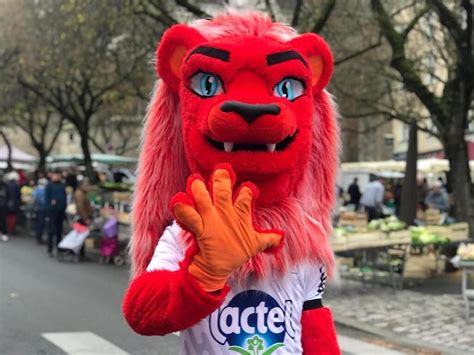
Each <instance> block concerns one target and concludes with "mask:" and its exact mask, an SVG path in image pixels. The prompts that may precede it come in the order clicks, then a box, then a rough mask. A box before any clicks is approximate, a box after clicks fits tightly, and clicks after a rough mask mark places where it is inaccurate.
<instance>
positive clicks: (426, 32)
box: [371, 0, 474, 233]
mask: <svg viewBox="0 0 474 355" xmlns="http://www.w3.org/2000/svg"><path fill="white" fill-rule="evenodd" d="M416 3H418V4H421V5H420V6H419V8H418V9H417V10H416V12H415V13H414V15H413V16H412V19H411V20H410V21H406V25H405V26H404V27H403V28H400V26H399V24H398V23H397V22H396V21H395V19H394V16H393V15H390V13H389V12H388V11H387V9H386V7H385V6H384V5H382V3H381V1H380V0H371V7H372V10H373V13H374V16H375V18H376V20H377V22H378V24H379V26H380V29H381V31H382V34H383V36H384V38H385V39H386V41H387V42H388V44H389V46H390V48H391V50H392V53H391V60H390V65H391V67H392V68H393V69H395V71H396V72H397V73H398V74H399V77H400V80H401V81H402V83H403V88H404V89H405V90H407V91H408V92H411V93H412V94H413V95H415V96H416V98H417V99H418V100H419V102H420V103H421V104H422V106H423V107H424V108H425V109H426V111H427V112H428V113H429V119H430V121H431V122H432V123H433V127H431V128H430V129H427V130H428V131H431V132H432V133H433V134H434V135H435V136H436V137H437V138H439V139H440V141H441V143H442V145H443V148H444V151H445V154H446V157H447V159H448V160H449V165H450V172H449V180H450V183H451V186H452V187H453V192H454V197H455V202H456V214H457V217H458V218H459V219H460V220H464V221H470V224H471V233H473V232H474V210H473V206H472V194H473V191H472V183H471V179H470V173H469V165H468V164H469V162H468V153H467V143H466V139H465V133H466V130H467V128H468V123H469V120H472V116H471V117H470V116H469V112H470V110H471V108H472V92H473V86H474V73H473V71H474V61H473V47H472V41H473V14H472V3H471V1H469V0H462V1H459V2H454V1H453V2H449V3H447V2H443V1H439V0H427V1H422V2H421V1H420V2H415V5H416ZM415 9H416V8H415ZM422 19H426V21H425V22H424V23H423V25H424V27H422V26H420V21H421V20H422ZM417 26H418V27H419V32H420V33H421V35H423V36H424V38H425V40H427V41H429V42H427V43H425V47H426V46H427V47H428V49H427V50H428V51H436V50H437V51H438V55H437V56H436V58H433V60H436V61H438V62H434V63H427V62H426V61H425V60H423V59H422V58H419V57H416V56H414V55H413V53H416V48H413V47H411V48H410V39H411V37H410V34H411V32H412V31H413V30H414V29H415V28H417ZM429 26H432V28H430V27H429ZM440 67H441V69H442V70H443V71H445V75H442V73H441V74H438V71H437V68H440ZM427 77H428V78H430V80H428V81H427V80H426V78H427ZM420 125H421V124H420Z"/></svg>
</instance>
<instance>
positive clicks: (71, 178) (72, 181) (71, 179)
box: [66, 167, 78, 193]
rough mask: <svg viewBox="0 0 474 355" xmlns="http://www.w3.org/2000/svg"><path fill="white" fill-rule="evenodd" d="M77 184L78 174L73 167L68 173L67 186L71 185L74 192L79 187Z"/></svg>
mask: <svg viewBox="0 0 474 355" xmlns="http://www.w3.org/2000/svg"><path fill="white" fill-rule="evenodd" d="M77 185H78V182H77V174H76V171H75V169H74V168H72V167H71V168H70V169H69V171H68V173H67V175H66V186H70V187H71V189H72V192H73V193H74V192H75V191H76V189H77Z"/></svg>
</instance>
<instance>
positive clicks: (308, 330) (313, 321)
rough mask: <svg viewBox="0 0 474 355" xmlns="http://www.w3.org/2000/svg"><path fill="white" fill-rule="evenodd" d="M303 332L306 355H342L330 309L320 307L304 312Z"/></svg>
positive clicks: (302, 339) (304, 352)
mask: <svg viewBox="0 0 474 355" xmlns="http://www.w3.org/2000/svg"><path fill="white" fill-rule="evenodd" d="M301 331H302V334H301V344H302V346H303V354H304V355H338V354H341V351H340V349H339V345H338V343H337V337H336V328H335V327H334V321H333V319H332V314H331V310H330V309H329V308H327V307H320V308H315V309H308V310H305V311H303V315H302V317H301Z"/></svg>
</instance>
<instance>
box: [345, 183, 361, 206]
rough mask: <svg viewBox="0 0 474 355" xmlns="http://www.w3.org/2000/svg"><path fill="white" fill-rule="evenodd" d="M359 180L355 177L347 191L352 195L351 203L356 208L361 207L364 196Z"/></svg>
mask: <svg viewBox="0 0 474 355" xmlns="http://www.w3.org/2000/svg"><path fill="white" fill-rule="evenodd" d="M358 181H359V179H358V178H354V181H353V182H352V184H350V185H349V188H348V189H347V193H348V194H349V196H350V199H349V203H350V204H352V205H354V206H355V208H356V210H357V209H358V208H359V202H360V197H361V196H362V194H361V192H360V188H359V184H358Z"/></svg>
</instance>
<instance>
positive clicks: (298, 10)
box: [291, 0, 303, 27]
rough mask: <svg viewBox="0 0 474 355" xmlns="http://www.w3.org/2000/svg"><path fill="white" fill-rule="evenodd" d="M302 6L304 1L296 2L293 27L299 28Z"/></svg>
mask: <svg viewBox="0 0 474 355" xmlns="http://www.w3.org/2000/svg"><path fill="white" fill-rule="evenodd" d="M301 5H303V0H296V4H295V8H294V9H293V18H292V19H291V27H297V26H298V23H299V22H300V13H301Z"/></svg>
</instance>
